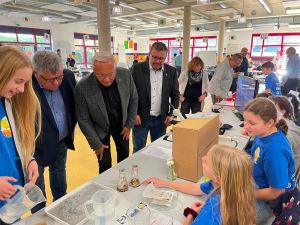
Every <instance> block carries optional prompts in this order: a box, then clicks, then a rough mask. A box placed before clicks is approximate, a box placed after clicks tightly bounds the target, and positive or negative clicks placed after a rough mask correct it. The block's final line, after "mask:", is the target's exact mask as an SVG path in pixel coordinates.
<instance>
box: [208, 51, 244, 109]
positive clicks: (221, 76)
mask: <svg viewBox="0 0 300 225" xmlns="http://www.w3.org/2000/svg"><path fill="white" fill-rule="evenodd" d="M242 60H243V57H242V55H241V54H239V53H236V54H234V55H232V56H231V57H230V59H225V60H224V61H223V62H221V63H219V64H218V66H217V68H216V70H215V73H214V75H213V77H212V79H211V81H210V88H209V93H210V94H211V95H212V96H211V97H212V102H213V104H215V103H216V102H220V101H221V100H222V99H224V98H226V97H227V94H228V92H229V89H230V87H231V84H232V79H233V77H234V76H238V74H234V71H233V69H234V68H236V67H238V66H239V65H240V64H241V62H242Z"/></svg>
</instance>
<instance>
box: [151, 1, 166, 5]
mask: <svg viewBox="0 0 300 225" xmlns="http://www.w3.org/2000/svg"><path fill="white" fill-rule="evenodd" d="M154 1H155V2H158V3H161V4H164V5H168V2H167V1H163V0H154Z"/></svg>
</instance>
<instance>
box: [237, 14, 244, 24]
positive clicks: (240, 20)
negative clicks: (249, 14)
mask: <svg viewBox="0 0 300 225" xmlns="http://www.w3.org/2000/svg"><path fill="white" fill-rule="evenodd" d="M238 23H246V16H245V14H244V13H241V16H240V17H239V18H238Z"/></svg>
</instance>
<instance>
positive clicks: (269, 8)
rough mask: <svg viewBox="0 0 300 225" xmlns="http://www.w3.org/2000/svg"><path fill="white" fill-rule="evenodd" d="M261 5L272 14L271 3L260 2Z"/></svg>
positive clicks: (266, 1)
mask: <svg viewBox="0 0 300 225" xmlns="http://www.w3.org/2000/svg"><path fill="white" fill-rule="evenodd" d="M258 1H259V3H260V4H262V5H263V7H264V8H265V10H266V11H267V12H268V13H270V14H271V13H272V7H271V5H270V3H269V2H268V0H258Z"/></svg>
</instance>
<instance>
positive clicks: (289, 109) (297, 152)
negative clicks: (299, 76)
mask: <svg viewBox="0 0 300 225" xmlns="http://www.w3.org/2000/svg"><path fill="white" fill-rule="evenodd" d="M269 99H270V100H271V101H272V102H274V104H275V106H276V109H277V111H278V114H279V115H280V117H281V118H284V120H285V121H286V123H287V125H288V128H289V129H288V132H287V135H286V136H287V138H288V140H289V142H290V144H291V147H292V150H293V152H294V157H295V169H297V168H298V167H299V166H300V127H298V126H297V125H296V124H295V123H294V121H293V120H294V118H295V117H294V107H293V105H292V103H291V102H290V101H289V99H288V98H287V97H285V96H271V97H269Z"/></svg>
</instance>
